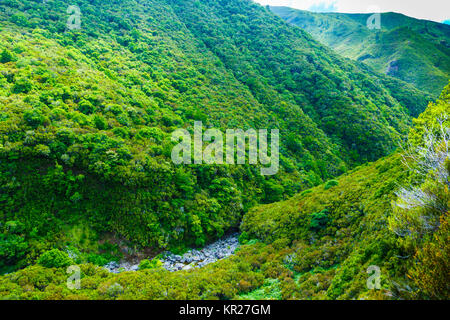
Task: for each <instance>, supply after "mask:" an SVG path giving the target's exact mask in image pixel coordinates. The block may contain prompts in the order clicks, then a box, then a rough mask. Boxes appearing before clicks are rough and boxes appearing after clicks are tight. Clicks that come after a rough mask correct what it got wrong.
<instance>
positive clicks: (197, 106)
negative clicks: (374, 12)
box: [0, 0, 448, 299]
mask: <svg viewBox="0 0 450 320" xmlns="http://www.w3.org/2000/svg"><path fill="white" fill-rule="evenodd" d="M77 4H78V5H79V7H80V9H81V12H82V14H83V16H82V29H81V30H78V31H68V30H66V26H65V23H66V21H67V18H68V16H67V15H66V14H65V12H66V9H67V5H66V4H65V3H64V2H63V1H51V2H48V3H46V4H44V3H41V2H40V1H20V2H19V1H15V0H8V1H4V2H2V4H1V5H0V8H1V10H0V19H1V21H2V25H1V29H0V99H1V103H0V217H1V220H0V258H1V259H0V270H1V271H2V272H12V271H15V270H16V269H18V268H21V269H22V270H19V271H17V272H14V273H11V274H8V275H4V276H2V277H0V297H2V298H7V299H17V298H21V299H116V298H117V299H197V298H201V299H208V298H210V299H232V298H236V299H237V298H283V299H289V298H305V299H320V298H329V299H336V298H341V299H343V298H374V299H375V298H380V299H381V298H398V297H402V298H403V297H406V298H408V297H411V296H413V295H414V294H416V293H414V292H407V293H405V291H404V290H403V288H404V286H407V285H408V286H414V288H416V287H417V288H422V287H425V286H426V285H428V286H429V287H430V288H433V281H435V279H436V278H432V279H431V280H427V279H422V280H423V281H422V282H424V281H425V282H424V283H425V284H421V283H422V282H420V281H419V280H418V279H416V278H415V276H414V271H411V275H410V277H411V279H410V278H408V277H406V276H405V274H406V272H407V270H408V269H409V268H410V266H409V263H410V262H411V260H405V259H403V258H399V257H403V256H406V255H408V253H410V252H413V253H415V252H416V251H417V252H418V251H419V249H421V248H425V249H424V251H423V253H422V254H423V255H424V257H427V259H425V258H424V259H422V261H424V264H423V266H425V267H424V268H426V266H427V264H426V263H430V261H431V263H432V262H433V259H432V257H433V255H436V252H435V251H433V248H434V247H436V245H435V244H434V242H433V240H430V239H424V240H423V242H420V243H419V242H414V243H413V242H411V241H409V240H408V239H406V240H405V241H404V242H399V241H398V237H397V235H396V234H395V233H394V232H391V231H390V230H388V227H387V225H388V220H389V218H390V217H391V216H392V215H393V210H392V206H391V202H393V201H394V200H396V196H395V194H394V191H396V189H397V188H398V186H399V185H400V184H409V183H411V182H410V181H412V180H411V179H413V177H411V175H410V173H409V172H408V171H407V170H405V168H404V167H403V165H402V163H401V156H400V155H398V154H396V155H394V156H390V157H387V158H383V159H381V160H380V158H382V157H385V156H387V155H389V154H390V153H392V152H393V151H394V150H395V148H396V147H397V146H398V143H400V141H401V140H402V139H403V138H404V137H406V136H407V134H408V132H409V131H410V126H411V124H412V118H413V117H416V116H418V115H419V114H420V113H421V112H422V111H423V110H424V109H425V106H426V105H427V101H428V100H429V96H428V95H426V94H424V93H423V92H421V91H419V90H417V89H415V88H414V87H413V86H411V85H408V84H406V83H405V82H402V81H401V80H398V79H395V78H391V77H389V76H384V75H381V74H378V73H376V72H374V71H371V69H370V68H369V67H366V66H364V65H363V64H359V63H356V62H352V61H350V60H348V59H344V58H341V57H339V56H338V55H336V54H335V53H333V52H332V51H331V50H330V49H327V48H326V47H324V46H322V45H320V44H319V43H317V42H316V41H315V40H313V39H312V38H311V37H310V36H309V35H308V34H306V33H305V32H303V31H302V30H300V29H298V28H294V27H291V26H289V25H287V24H286V23H284V22H283V21H282V20H281V19H280V18H278V17H277V16H275V15H274V14H272V13H271V12H270V11H269V10H267V9H266V8H263V7H261V6H259V5H256V4H254V3H252V2H250V1H245V0H231V1H229V0H228V1H212V0H211V1H193V0H192V1H188V0H186V1H179V0H178V1H170V0H166V1H109V2H107V3H105V1H78V2H77ZM447 94H448V93H447ZM438 106H439V108H440V109H439V108H437V107H435V108H431V107H430V109H429V110H431V111H427V113H425V114H424V115H422V116H421V118H420V119H421V120H420V121H419V122H418V123H417V127H416V131H415V132H416V133H415V134H412V137H411V141H416V140H417V141H416V143H420V141H421V138H422V131H423V128H424V126H428V125H430V124H432V123H434V121H435V117H436V115H437V114H438V113H437V112H438V111H440V113H439V114H441V113H443V112H447V111H448V100H442V101H440V102H439V103H438ZM437 109H439V110H437ZM435 112H436V114H435ZM195 120H202V121H203V123H204V125H205V127H217V128H219V129H222V130H223V131H224V130H225V129H228V128H242V129H248V128H255V129H260V128H267V129H273V128H277V129H280V135H281V139H282V143H281V148H280V153H281V166H282V170H281V171H280V172H279V174H278V175H276V176H274V177H263V176H261V175H260V171H259V168H257V167H252V166H207V165H197V166H179V167H178V166H174V165H173V164H172V162H171V159H170V153H171V149H172V146H173V145H174V143H173V142H171V140H170V134H171V132H173V131H174V130H175V129H178V128H187V129H188V130H192V126H193V123H194V121H195ZM420 130H422V131H420ZM367 161H376V162H375V163H372V164H366V162H367ZM358 166H359V167H358ZM349 170H350V171H349ZM342 174H343V175H342ZM338 176H340V177H338ZM430 179H432V178H430ZM416 180H418V179H416ZM295 194H297V195H296V196H294V195H295ZM292 196H294V197H293V198H291V197H292ZM288 198H291V199H289V200H287V199H288ZM280 200H284V201H282V202H278V203H273V202H277V201H280ZM259 204H264V205H262V206H258V205H259ZM255 206H256V207H255ZM241 222H242V224H241ZM239 226H241V229H242V231H243V234H242V236H241V239H240V240H241V242H242V243H245V245H243V246H242V247H241V249H240V251H239V252H238V253H237V254H236V255H235V256H233V257H231V258H229V259H226V260H222V261H219V262H217V263H215V264H213V265H208V266H207V267H205V268H202V269H200V270H192V271H181V272H175V273H169V272H167V271H165V270H162V269H161V268H160V264H159V263H158V261H157V260H153V261H151V262H143V263H141V266H140V269H141V270H139V271H138V272H125V273H121V274H119V275H115V274H109V273H108V272H106V271H105V270H104V269H101V268H99V267H98V266H101V265H104V264H105V263H106V262H108V261H111V260H117V259H120V258H121V255H122V253H121V251H120V249H121V248H120V247H119V245H118V244H120V243H121V242H117V241H115V240H117V239H126V240H128V241H129V242H128V246H129V247H132V248H133V249H135V251H139V250H142V249H143V248H144V247H145V248H148V247H150V248H152V250H153V251H152V255H156V254H157V253H158V252H160V251H161V250H164V249H167V248H170V249H172V250H174V249H178V250H182V249H183V248H185V247H187V246H194V245H198V246H201V245H203V244H205V243H206V242H207V241H210V240H213V239H215V238H217V237H220V236H222V235H223V234H224V233H225V232H227V231H228V230H229V229H230V228H233V227H234V228H236V227H239ZM392 228H393V229H394V228H395V226H394V225H393V226H392ZM436 234H437V235H439V233H436ZM444 235H445V232H444ZM430 237H431V235H430ZM355 239H356V240H357V241H355ZM436 241H438V242H436V243H441V242H442V241H444V242H445V241H446V240H445V239H444V240H442V237H441V238H439V237H438V240H436ZM433 244H434V247H433ZM427 245H428V246H429V247H427ZM152 255H150V256H152ZM72 263H75V264H80V266H81V271H82V281H81V286H82V287H81V289H80V290H75V291H74V290H70V289H69V288H67V286H66V280H67V274H66V268H65V267H66V266H67V265H69V264H72ZM369 265H378V266H380V267H381V269H382V286H383V290H378V291H372V290H369V289H368V288H367V287H366V279H367V274H366V269H367V267H368V266H369ZM394 282H395V283H398V284H399V285H400V287H398V288H397V287H396V286H395V285H394ZM430 283H431V284H430ZM418 290H419V289H418ZM420 290H422V291H420ZM420 290H419V291H418V293H417V294H418V295H419V294H423V293H425V292H428V291H425V289H420ZM427 290H428V289H427ZM429 291H431V290H429ZM440 294H441V293H440ZM427 295H428V296H431V297H432V296H433V294H432V293H430V294H428V293H427Z"/></svg>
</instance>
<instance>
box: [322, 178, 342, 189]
mask: <svg viewBox="0 0 450 320" xmlns="http://www.w3.org/2000/svg"><path fill="white" fill-rule="evenodd" d="M338 184H339V182H338V181H337V180H330V181H328V182H327V183H325V186H324V189H325V190H328V189H331V188H333V187H335V186H337V185H338Z"/></svg>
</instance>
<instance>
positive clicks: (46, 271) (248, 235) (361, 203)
mask: <svg viewBox="0 0 450 320" xmlns="http://www.w3.org/2000/svg"><path fill="white" fill-rule="evenodd" d="M449 112H450V84H449V86H448V87H447V89H446V91H444V93H443V94H442V96H441V99H440V100H439V101H438V102H437V103H435V104H430V106H429V107H428V109H427V111H426V112H425V113H424V114H423V115H421V117H420V118H419V119H418V120H417V121H416V124H415V129H414V130H412V131H411V134H410V142H411V145H413V146H420V145H425V144H426V141H427V137H428V136H429V135H425V136H424V135H423V133H424V131H425V129H428V130H429V132H435V133H436V134H438V132H442V133H443V132H444V131H447V132H448V134H449V135H450V131H449V128H450V124H449V121H448V119H449V118H448V113H449ZM438 119H447V120H446V121H444V122H442V124H443V127H441V126H440V124H439V121H438ZM441 128H444V129H443V131H442V130H441ZM442 137H443V136H441V138H442ZM436 141H441V142H442V141H444V140H442V139H441V140H440V138H438V139H437V140H436ZM433 147H437V148H429V149H428V150H430V151H431V150H433V151H438V152H441V151H442V152H443V153H444V154H445V155H446V156H447V160H446V161H447V163H448V152H449V150H448V145H447V146H446V145H445V144H441V143H436V144H435V145H433ZM445 147H446V149H445ZM414 150H416V149H411V150H410V151H411V152H412V153H410V155H411V156H414V157H415V160H414V161H413V162H410V163H409V166H410V168H409V169H410V170H408V167H407V166H405V164H406V162H405V159H407V158H408V157H409V156H407V157H404V156H405V155H406V154H405V153H404V154H395V155H392V156H390V157H387V158H384V159H380V160H378V161H377V162H375V163H370V164H366V165H363V166H361V167H359V168H355V169H354V170H352V171H351V172H348V173H347V174H345V175H343V176H342V177H339V178H338V179H337V180H331V181H328V182H327V183H326V184H323V185H320V186H317V187H315V188H312V189H310V190H307V191H304V192H302V193H301V194H298V195H296V196H295V197H293V198H292V199H289V200H287V201H283V202H280V203H274V204H269V205H263V206H259V207H256V208H254V209H252V210H251V211H250V212H249V213H248V214H247V215H246V216H245V217H244V221H243V224H242V227H241V229H242V231H243V233H242V235H241V237H240V241H241V243H242V246H241V247H240V250H239V251H238V252H237V254H236V255H234V256H232V257H230V258H229V259H225V260H221V261H219V262H217V263H214V264H211V265H208V266H206V267H204V268H202V269H193V270H190V271H179V272H173V273H171V272H168V271H166V270H163V269H161V268H158V267H156V266H155V267H154V268H149V269H143V270H139V271H137V272H122V273H120V274H111V273H108V272H107V271H106V270H105V269H103V268H99V267H96V266H94V265H92V264H81V265H80V268H81V272H82V275H83V276H82V280H81V287H80V288H79V289H77V290H70V289H68V288H67V285H66V282H67V275H66V272H65V271H66V268H65V266H67V265H68V264H71V263H74V262H73V261H71V260H70V259H69V258H68V257H67V255H66V257H65V259H63V258H64V256H62V257H63V258H61V259H59V260H56V259H53V260H50V261H46V262H45V263H43V262H40V263H39V264H38V265H34V266H31V267H28V268H25V269H23V270H20V271H18V272H16V273H12V274H8V275H4V276H0V298H5V299H100V300H109V299H241V298H247V299H248V298H251V299H411V298H422V299H423V298H433V299H436V298H440V299H448V298H449V297H450V290H449V288H448V263H449V262H450V255H449V244H450V243H449V239H448V230H449V229H448V208H449V207H450V195H449V193H448V177H449V176H450V166H449V165H448V164H447V168H446V169H445V170H447V171H446V172H447V176H446V177H447V181H446V182H444V181H440V180H439V179H436V176H435V175H434V172H433V171H430V172H427V173H426V175H425V176H423V175H422V176H421V175H420V174H419V175H418V174H417V171H416V169H418V165H420V163H416V162H415V161H416V160H420V159H421V158H422V155H420V154H415V153H414V152H415V151H414ZM435 160H436V159H435ZM444 160H445V158H444ZM434 164H438V165H437V166H436V168H441V167H440V166H441V165H442V164H443V163H436V162H435V163H434ZM424 177H426V178H425V179H424ZM442 182H444V183H442ZM422 183H424V184H425V185H427V189H428V191H427V190H426V189H424V191H425V192H430V191H431V192H434V191H435V190H436V189H432V188H437V189H439V186H441V187H442V188H441V191H442V192H443V193H436V198H435V201H434V202H433V203H435V204H439V205H440V212H441V215H442V217H441V218H442V219H441V220H442V221H443V222H442V224H441V226H439V227H438V229H437V230H434V231H433V232H432V234H431V236H432V237H430V236H428V237H423V239H422V240H421V241H422V243H421V244H419V243H418V242H417V239H416V240H414V242H415V243H416V244H415V245H414V246H411V240H412V239H414V238H415V236H416V235H417V234H415V233H414V232H412V233H411V234H410V235H398V233H397V232H396V231H395V229H396V227H395V226H392V222H393V221H400V224H401V219H400V220H398V219H397V218H401V217H405V215H403V214H399V213H398V212H397V211H396V208H397V207H398V206H397V204H395V203H396V202H398V201H399V198H398V196H397V195H396V192H397V191H398V190H399V189H400V188H401V187H405V188H412V187H413V186H414V184H416V185H417V184H418V185H420V184H422ZM445 183H446V184H447V186H445ZM430 186H431V187H432V188H430ZM393 204H394V205H393ZM404 208H405V207H404ZM429 208H430V207H428V205H427V204H426V206H422V207H421V206H415V207H413V210H416V209H417V211H420V215H422V214H423V213H424V212H425V213H426V211H427V210H428V211H429ZM431 208H433V207H431ZM424 209H425V211H422V210H424ZM413 216H414V215H410V217H413ZM422 216H423V215H422ZM397 226H398V225H397ZM410 226H411V225H409V227H410ZM19 234H20V230H19V228H18V226H17V224H16V225H13V224H10V225H9V227H8V229H7V230H5V231H4V233H3V237H6V238H8V237H9V239H10V241H11V242H12V241H13V239H15V240H16V241H17V237H19ZM433 236H434V237H433ZM255 238H256V239H255ZM250 239H252V240H250ZM249 240H250V241H249ZM261 241H262V242H261ZM416 251H417V255H416V256H414V253H415V252H416ZM61 255H62V254H61ZM49 262H51V263H52V264H53V265H50V266H48V265H47V266H44V265H46V264H47V263H49ZM56 262H58V265H55V263H56ZM377 268H379V269H378V270H379V271H380V274H379V275H380V288H379V289H376V290H375V288H370V287H369V286H368V283H369V282H368V278H369V277H370V276H371V274H370V272H369V271H370V270H372V271H373V270H377ZM368 273H369V274H368Z"/></svg>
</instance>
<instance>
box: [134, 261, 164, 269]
mask: <svg viewBox="0 0 450 320" xmlns="http://www.w3.org/2000/svg"><path fill="white" fill-rule="evenodd" d="M162 266H163V264H162V262H161V261H160V260H158V259H153V260H148V259H146V260H142V261H141V263H139V270H145V269H159V268H161V267H162Z"/></svg>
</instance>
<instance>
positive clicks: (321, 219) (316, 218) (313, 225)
mask: <svg viewBox="0 0 450 320" xmlns="http://www.w3.org/2000/svg"><path fill="white" fill-rule="evenodd" d="M328 214H329V212H328V210H327V209H325V210H322V211H321V212H319V213H312V214H311V215H310V217H311V222H310V224H309V228H310V229H311V230H314V231H319V230H322V229H323V228H325V227H326V226H327V224H328V222H329V221H330V218H329V217H328Z"/></svg>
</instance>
